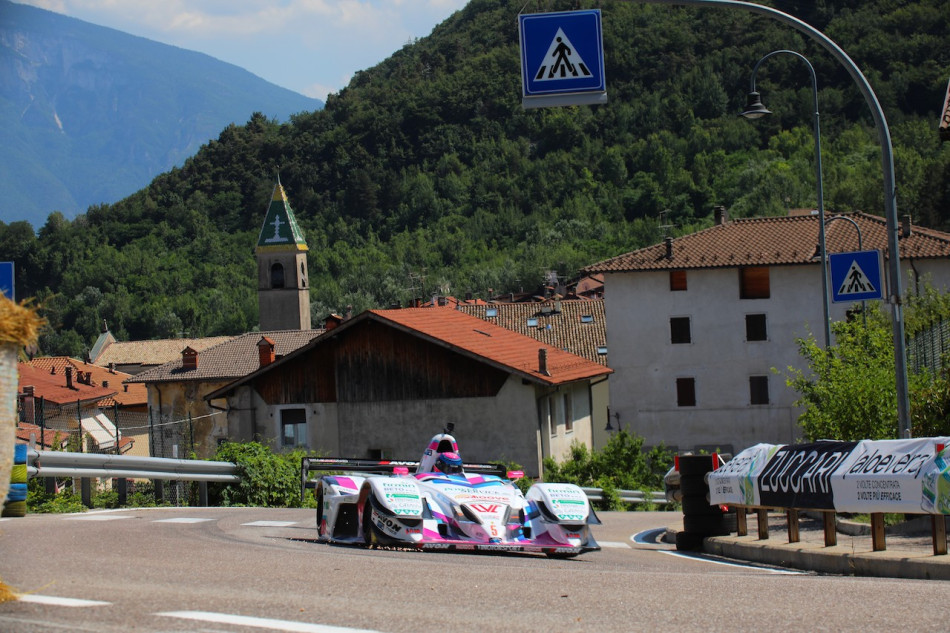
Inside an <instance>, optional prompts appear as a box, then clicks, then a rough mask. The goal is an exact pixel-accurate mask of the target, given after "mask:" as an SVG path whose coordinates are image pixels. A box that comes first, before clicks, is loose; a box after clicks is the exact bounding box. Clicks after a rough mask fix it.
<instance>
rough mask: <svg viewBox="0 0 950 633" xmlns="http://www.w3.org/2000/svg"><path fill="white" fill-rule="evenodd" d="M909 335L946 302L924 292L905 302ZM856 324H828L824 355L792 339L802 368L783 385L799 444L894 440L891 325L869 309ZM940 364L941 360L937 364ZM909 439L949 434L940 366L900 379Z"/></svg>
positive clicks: (946, 385) (946, 313) (811, 341)
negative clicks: (795, 416)
mask: <svg viewBox="0 0 950 633" xmlns="http://www.w3.org/2000/svg"><path fill="white" fill-rule="evenodd" d="M905 305H906V306H907V310H906V317H907V318H906V320H905V321H906V329H907V332H908V333H909V334H911V335H913V334H914V333H916V332H918V331H919V330H921V329H923V328H924V327H925V326H926V324H929V323H933V322H934V321H936V320H939V319H946V318H948V317H950V296H948V295H942V294H940V293H937V292H935V291H934V290H933V289H932V288H930V287H929V286H928V287H926V288H925V289H924V291H923V292H921V293H919V294H917V295H913V296H911V297H908V298H907V299H906V300H905ZM866 317H867V319H866V322H865V320H864V319H862V318H853V319H851V320H848V321H836V322H834V323H832V325H831V327H832V332H833V333H834V339H835V344H834V345H832V346H831V347H830V348H829V349H828V350H827V351H826V350H824V349H823V348H822V347H821V346H820V345H819V344H818V342H817V341H816V340H815V338H814V337H809V338H807V339H799V340H798V346H799V352H800V354H801V356H802V358H803V359H804V360H805V361H806V363H807V365H808V368H807V369H798V368H794V367H789V368H788V369H787V372H786V383H787V384H788V386H790V387H792V388H793V389H795V390H796V391H797V392H798V393H799V394H800V397H799V399H798V400H797V401H796V403H795V404H796V405H798V406H801V407H804V411H803V412H802V414H801V415H800V416H799V422H800V423H801V425H802V429H803V431H804V434H805V438H804V439H806V440H809V441H813V440H819V439H836V440H862V439H871V440H873V439H890V438H896V437H898V420H897V387H896V376H895V368H894V345H893V331H892V328H891V322H890V319H889V317H888V315H887V314H885V313H884V311H883V310H882V309H881V308H880V307H879V306H875V307H873V308H871V309H870V310H868V311H867V313H866ZM946 362H947V359H944V363H946ZM908 391H909V393H908V396H909V400H910V417H911V434H912V435H914V436H915V437H930V436H935V435H947V434H950V379H948V367H947V366H943V367H940V368H937V369H936V370H930V369H927V370H922V371H920V372H916V373H915V372H913V371H910V370H909V373H908Z"/></svg>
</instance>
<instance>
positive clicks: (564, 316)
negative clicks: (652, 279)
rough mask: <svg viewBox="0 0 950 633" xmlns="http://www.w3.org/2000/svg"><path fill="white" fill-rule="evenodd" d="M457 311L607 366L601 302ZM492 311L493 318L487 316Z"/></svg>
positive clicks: (478, 307)
mask: <svg viewBox="0 0 950 633" xmlns="http://www.w3.org/2000/svg"><path fill="white" fill-rule="evenodd" d="M458 309H459V311H461V312H464V313H466V314H470V315H472V316H474V317H478V318H479V319H483V320H485V321H488V322H489V323H494V324H495V325H500V326H501V327H503V328H505V329H507V330H512V331H514V332H518V333H519V334H523V335H524V336H530V337H531V338H533V339H534V340H536V341H541V342H542V343H546V344H547V345H550V346H551V347H556V348H558V349H562V350H565V351H568V352H571V353H572V354H576V355H578V356H582V357H584V358H586V359H587V360H589V361H593V362H595V363H598V364H600V365H606V364H607V354H604V353H601V351H603V350H605V349H606V347H607V319H606V316H605V314H604V300H603V299H591V300H583V299H581V300H574V301H567V300H564V301H546V302H544V303H495V304H491V305H474V306H466V305H463V306H459V308H458ZM489 310H494V312H495V316H488V311H489Z"/></svg>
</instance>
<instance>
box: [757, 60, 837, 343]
mask: <svg viewBox="0 0 950 633" xmlns="http://www.w3.org/2000/svg"><path fill="white" fill-rule="evenodd" d="M780 54H785V55H792V56H794V57H797V58H798V59H800V60H802V61H803V62H805V66H807V67H808V73H809V75H810V76H811V90H812V97H813V102H814V108H815V114H814V116H813V119H812V126H813V128H814V132H815V181H816V182H817V187H818V254H819V256H820V257H821V308H822V317H823V319H822V320H823V328H822V331H823V332H824V335H825V349H826V350H827V349H828V348H829V347H831V315H830V313H829V309H828V256H827V249H826V248H825V202H824V198H825V195H824V187H823V185H822V178H821V131H820V128H819V125H818V79H817V78H816V77H815V68H814V67H813V66H812V65H811V62H809V61H808V59H806V58H805V56H804V55H802V54H801V53H796V52H795V51H789V50H784V49H783V50H778V51H772V52H771V53H769V54H768V55H766V56H765V57H763V58H762V59H760V60H759V61H757V62H756V63H755V66H754V67H753V68H752V77H751V78H750V80H749V96H748V100H747V101H746V109H745V110H744V111H743V112H742V114H741V116H743V117H745V118H747V119H758V118H761V117H763V116H765V115H767V114H772V113H771V112H770V111H769V110H768V109H767V108H766V107H765V106H764V105H762V99H761V98H760V95H759V93H758V92H756V90H755V75H756V73H757V72H758V70H759V66H761V65H762V62H764V61H765V60H767V59H768V58H769V57H772V56H773V55H780Z"/></svg>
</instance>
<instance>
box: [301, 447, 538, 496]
mask: <svg viewBox="0 0 950 633" xmlns="http://www.w3.org/2000/svg"><path fill="white" fill-rule="evenodd" d="M418 466H419V462H413V461H396V460H389V459H348V458H345V457H304V458H303V459H301V461H300V499H301V501H303V499H304V496H305V495H306V494H307V489H308V488H311V489H312V488H316V487H317V483H318V481H319V480H317V479H311V478H310V473H311V472H348V473H367V474H380V475H392V474H394V473H397V472H398V473H401V474H405V473H409V472H412V471H414V470H415V469H416V468H417V467H418ZM462 468H463V469H464V470H465V472H469V473H478V474H480V475H496V476H498V477H509V478H510V477H515V476H517V477H520V476H523V473H520V472H514V471H512V472H509V471H508V470H507V469H506V468H505V467H504V466H503V465H500V464H476V463H472V464H469V463H464V464H462Z"/></svg>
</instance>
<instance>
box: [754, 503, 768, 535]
mask: <svg viewBox="0 0 950 633" xmlns="http://www.w3.org/2000/svg"><path fill="white" fill-rule="evenodd" d="M755 512H756V515H757V518H758V523H759V540H760V541H767V540H769V509H768V508H759V509H758V510H756V511H755Z"/></svg>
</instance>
